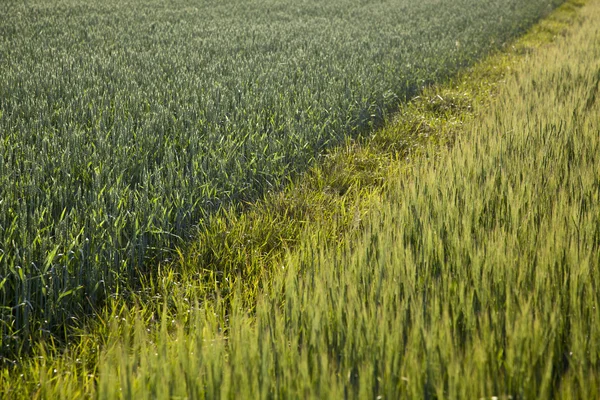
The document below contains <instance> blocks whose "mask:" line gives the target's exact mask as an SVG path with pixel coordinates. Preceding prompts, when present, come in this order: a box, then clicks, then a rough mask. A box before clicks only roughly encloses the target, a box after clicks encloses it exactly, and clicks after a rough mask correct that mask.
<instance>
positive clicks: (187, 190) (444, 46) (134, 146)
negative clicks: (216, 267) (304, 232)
mask: <svg viewBox="0 0 600 400" xmlns="http://www.w3.org/2000/svg"><path fill="white" fill-rule="evenodd" d="M558 3H560V1H559V0H553V1H550V2H548V1H542V0H535V1H527V2H523V1H517V0H504V1H500V0H497V1H487V2H485V3H482V2H479V1H473V0H461V1H455V0H454V1H443V2H439V1H433V0H425V1H420V2H414V1H407V0H388V1H383V2H377V3H372V2H369V3H364V2H358V1H350V0H338V1H332V2H320V1H307V2H297V1H280V0H277V1H275V0H264V1H250V2H240V1H222V2H218V3H215V2H204V1H196V2H193V1H173V2H169V3H168V4H165V3H164V2H159V1H154V0H151V1H136V2H126V3H124V2H121V1H111V0H105V1H101V2H94V3H90V2H89V1H80V0H54V1H33V2H25V3H24V2H18V1H3V2H2V3H1V4H0V14H1V15H3V18H2V19H1V20H0V71H1V74H2V79H0V132H1V133H2V135H1V137H0V286H1V288H0V297H1V304H2V309H1V311H0V320H1V328H0V337H1V339H0V340H1V341H2V350H1V352H2V353H3V354H7V352H9V351H15V350H16V351H18V349H20V348H21V347H22V346H27V344H28V343H29V341H28V340H29V339H30V338H35V337H47V336H48V335H49V334H50V333H54V334H57V333H58V331H57V329H58V328H62V327H65V326H67V325H77V323H76V318H80V317H82V316H84V315H88V314H90V313H91V312H93V311H94V310H96V309H97V307H99V306H100V305H101V304H103V302H104V301H105V300H106V299H107V298H108V297H110V296H116V295H120V294H122V293H123V292H124V291H126V290H130V289H132V288H136V287H138V286H139V285H138V281H139V280H140V279H143V277H144V276H145V275H146V274H148V273H150V272H154V271H156V266H157V265H159V263H160V262H161V261H165V260H168V259H170V258H172V257H173V255H174V251H173V249H174V248H175V247H176V246H178V245H182V243H185V242H186V241H187V240H189V239H190V238H191V237H193V236H194V235H195V227H196V224H197V223H198V221H200V220H207V219H208V218H209V217H210V216H211V215H213V214H214V212H216V211H217V210H219V209H220V208H222V207H223V206H224V205H228V204H232V202H233V204H239V202H240V201H254V200H256V199H258V198H260V196H262V195H264V194H265V193H267V192H269V191H278V190H280V189H281V187H282V186H283V185H284V184H285V183H286V182H288V180H289V178H290V177H291V176H294V175H295V174H297V173H298V172H300V171H303V170H305V169H306V166H307V165H309V164H311V162H312V161H313V160H314V159H315V158H316V157H318V156H319V155H320V154H322V152H323V150H324V149H325V148H327V147H328V146H331V145H333V144H339V143H343V141H344V138H345V137H346V136H347V135H351V136H352V135H357V134H359V133H361V132H364V131H366V130H368V129H371V127H372V126H373V125H374V124H377V123H379V122H381V121H382V120H383V119H384V118H385V116H386V115H387V113H388V110H390V109H392V108H394V107H396V106H397V104H398V102H399V101H401V100H403V99H405V98H407V97H408V96H412V95H413V94H414V93H416V91H418V90H420V88H422V87H423V86H424V85H426V84H428V83H430V82H433V81H437V80H439V79H442V78H445V77H447V76H450V75H452V74H453V73H455V72H456V71H457V69H458V68H460V67H461V66H464V65H466V64H470V63H472V62H473V60H474V59H476V58H477V57H479V56H480V55H482V54H484V53H486V52H488V51H489V50H491V49H494V48H496V47H498V46H499V45H501V44H502V43H503V42H504V41H505V40H506V39H507V38H509V37H511V36H513V35H515V34H517V33H519V32H521V31H523V29H524V28H525V27H527V26H529V25H530V24H531V23H532V22H533V21H534V20H536V19H537V18H539V17H540V16H541V15H543V14H544V13H546V12H548V11H549V10H550V9H551V8H552V7H553V6H555V5H557V4H558ZM213 272H215V271H213Z"/></svg>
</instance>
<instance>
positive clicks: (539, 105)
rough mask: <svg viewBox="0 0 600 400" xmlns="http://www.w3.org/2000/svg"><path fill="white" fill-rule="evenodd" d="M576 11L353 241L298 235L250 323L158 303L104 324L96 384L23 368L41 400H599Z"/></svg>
mask: <svg viewBox="0 0 600 400" xmlns="http://www.w3.org/2000/svg"><path fill="white" fill-rule="evenodd" d="M581 13H582V15H585V16H586V17H585V19H583V20H582V21H583V22H582V23H581V25H580V26H578V27H577V29H573V30H572V33H571V34H569V35H567V36H566V37H565V38H564V39H560V40H559V41H558V44H557V45H555V46H552V47H548V48H546V49H544V51H543V52H537V53H533V54H532V55H531V56H530V58H529V59H528V62H526V63H523V64H521V65H520V66H519V67H518V70H516V71H514V74H513V75H512V76H510V77H509V78H508V79H507V82H506V86H505V87H504V88H503V89H502V92H501V94H500V96H499V98H498V99H497V100H496V102H495V104H494V105H493V107H491V108H489V109H487V110H480V111H481V112H482V116H481V117H480V118H477V119H476V120H475V121H473V122H472V124H471V125H470V126H469V128H468V129H467V133H466V134H465V135H463V136H461V137H460V138H459V139H458V140H457V142H456V143H455V145H454V146H453V148H452V149H449V150H446V151H442V152H441V153H440V151H439V149H437V148H436V149H431V150H430V151H429V150H427V151H425V152H424V154H423V156H424V157H421V158H419V159H418V161H417V162H415V163H414V164H412V167H411V170H410V171H409V172H408V173H403V174H396V175H393V176H390V184H389V188H388V190H387V192H386V193H387V195H386V196H385V198H383V199H382V200H381V202H380V204H379V207H378V208H377V210H375V211H374V212H373V213H372V214H371V215H370V216H369V218H368V219H367V220H365V221H364V223H365V232H364V234H362V235H360V236H359V237H358V239H357V238H356V236H353V237H350V238H347V239H346V240H342V241H341V242H340V243H337V244H335V245H331V246H324V245H323V241H321V240H320V239H321V238H320V237H319V232H320V231H319V230H316V231H311V232H307V233H306V236H305V237H304V239H303V240H302V242H301V243H302V244H301V246H300V247H299V248H298V249H297V251H295V252H293V253H291V254H290V255H289V256H288V257H287V258H286V260H285V262H284V263H282V264H281V265H279V266H278V267H279V269H278V270H279V271H280V272H279V273H275V274H274V275H273V276H272V279H273V281H272V285H271V286H272V287H271V289H270V290H269V291H266V292H265V293H264V294H263V295H262V296H261V297H260V299H259V300H258V302H257V305H256V309H255V314H254V315H249V314H247V313H246V312H245V311H244V309H243V308H242V307H237V306H236V303H235V301H236V300H235V296H233V299H234V300H233V301H234V303H233V306H232V307H231V309H232V312H231V313H227V312H226V310H225V309H224V308H223V307H222V306H223V302H221V301H219V300H218V299H216V300H215V301H212V302H210V301H204V302H202V303H199V302H197V301H194V299H183V298H182V297H181V296H178V292H177V291H174V292H171V293H170V296H172V297H169V301H171V302H172V303H173V304H174V305H175V307H173V309H175V310H178V311H176V312H175V314H171V313H170V312H171V311H170V310H171V309H170V308H167V307H165V309H164V312H163V315H162V316H159V315H156V316H153V318H152V319H153V320H155V321H157V322H156V323H155V324H154V323H152V321H146V320H142V319H140V318H139V317H136V314H137V312H136V311H135V310H134V311H133V312H132V317H130V318H125V321H117V320H116V319H115V320H114V321H113V322H112V328H111V332H112V337H111V339H110V340H109V344H108V345H107V346H106V348H105V349H104V350H103V351H102V354H101V356H100V362H99V366H98V369H97V370H95V371H94V374H97V379H98V384H97V385H90V384H87V385H85V386H83V385H81V384H80V382H81V381H80V380H78V379H84V380H85V379H86V378H78V377H81V376H82V375H81V373H80V372H79V371H78V370H77V367H76V366H75V365H73V364H54V365H51V366H49V367H45V366H44V365H43V363H38V364H36V365H38V367H39V368H40V371H42V373H41V375H40V376H41V383H40V386H39V392H38V393H39V394H41V395H42V396H46V397H56V398H58V397H59V396H63V397H64V398H72V396H73V395H82V394H83V393H84V391H85V393H87V394H88V395H93V396H95V397H98V398H136V399H137V398H156V397H159V398H166V397H186V398H220V397H224V398H242V397H243V398H272V397H285V398H307V397H317V398H341V397H344V398H398V397H406V398H492V397H497V398H504V399H508V398H513V399H515V398H526V399H529V398H535V399H545V398H581V399H591V398H598V397H599V396H600V379H599V376H600V346H599V345H598V344H599V343H600V328H599V326H600V324H599V323H598V322H599V320H600V291H599V290H598V287H599V285H600V270H599V266H600V160H599V159H598V158H599V157H600V137H599V135H598V130H599V129H600V117H599V115H600V99H598V96H599V94H598V90H599V86H600V83H599V82H600V63H599V62H598V60H600V49H598V47H597V46H595V43H597V42H598V41H599V40H600V29H599V28H598V26H597V23H596V21H598V19H599V18H600V4H599V3H598V2H590V4H589V5H587V6H585V8H584V9H583V10H582V12H581ZM165 295H167V293H165ZM240 296H243V294H240ZM137 315H139V314H137ZM49 365H50V364H49ZM83 376H86V375H83ZM88 379H89V378H88Z"/></svg>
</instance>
